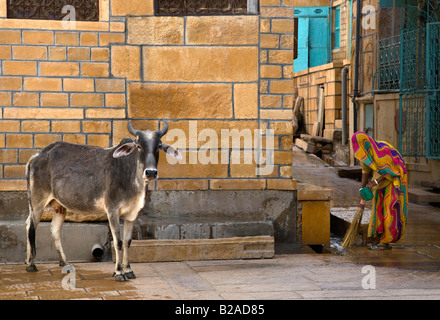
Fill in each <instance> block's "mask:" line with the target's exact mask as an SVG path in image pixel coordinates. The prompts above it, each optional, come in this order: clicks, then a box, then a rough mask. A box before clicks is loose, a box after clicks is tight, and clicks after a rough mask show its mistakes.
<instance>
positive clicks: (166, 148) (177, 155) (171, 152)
mask: <svg viewBox="0 0 440 320" xmlns="http://www.w3.org/2000/svg"><path fill="white" fill-rule="evenodd" d="M159 149H161V150H163V151H164V152H165V153H166V154H169V155H170V156H172V157H174V158H176V159H177V160H182V154H181V153H180V152H179V150H177V149H175V148H174V147H172V146H170V145H168V144H166V143H161V144H160V145H159Z"/></svg>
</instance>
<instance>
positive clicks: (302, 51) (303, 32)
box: [293, 17, 309, 72]
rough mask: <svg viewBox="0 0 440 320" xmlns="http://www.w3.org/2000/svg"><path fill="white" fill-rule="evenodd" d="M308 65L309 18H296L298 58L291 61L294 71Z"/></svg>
mask: <svg viewBox="0 0 440 320" xmlns="http://www.w3.org/2000/svg"><path fill="white" fill-rule="evenodd" d="M308 67H309V18H303V17H301V18H298V58H296V59H295V60H294V62H293V70H294V72H299V71H302V70H305V69H307V68H308Z"/></svg>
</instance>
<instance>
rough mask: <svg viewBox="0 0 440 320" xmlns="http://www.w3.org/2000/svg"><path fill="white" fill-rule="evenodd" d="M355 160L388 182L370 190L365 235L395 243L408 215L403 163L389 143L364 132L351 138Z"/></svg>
mask: <svg viewBox="0 0 440 320" xmlns="http://www.w3.org/2000/svg"><path fill="white" fill-rule="evenodd" d="M351 141H352V143H353V151H354V156H355V158H356V159H358V160H359V161H361V162H362V163H363V164H364V165H366V166H368V167H369V168H371V170H372V171H373V172H377V173H379V174H380V175H382V176H384V177H385V178H386V179H387V180H390V181H391V183H388V184H387V185H386V186H385V187H383V188H381V189H376V190H374V189H373V194H374V198H373V209H372V217H371V221H370V227H369V230H368V235H369V236H373V237H379V239H380V243H384V244H385V243H393V242H397V241H399V239H400V238H401V237H402V235H403V234H404V232H405V225H406V219H407V215H408V208H407V206H408V190H407V188H408V181H407V171H406V168H405V162H404V161H403V158H402V156H401V155H400V153H399V152H398V151H397V150H396V149H395V148H394V147H393V146H392V145H390V144H389V143H387V142H384V141H375V140H374V139H372V138H370V137H369V136H368V135H367V134H366V133H364V132H361V131H359V132H356V133H355V134H354V135H353V136H352V137H351Z"/></svg>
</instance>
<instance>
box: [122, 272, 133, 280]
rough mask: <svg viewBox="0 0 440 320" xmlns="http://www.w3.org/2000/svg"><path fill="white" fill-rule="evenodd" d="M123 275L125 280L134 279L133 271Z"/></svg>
mask: <svg viewBox="0 0 440 320" xmlns="http://www.w3.org/2000/svg"><path fill="white" fill-rule="evenodd" d="M124 275H125V277H126V278H127V279H136V275H135V274H134V272H133V271H129V272H126V273H125V274H124Z"/></svg>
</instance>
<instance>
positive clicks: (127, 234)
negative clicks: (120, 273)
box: [122, 220, 136, 279]
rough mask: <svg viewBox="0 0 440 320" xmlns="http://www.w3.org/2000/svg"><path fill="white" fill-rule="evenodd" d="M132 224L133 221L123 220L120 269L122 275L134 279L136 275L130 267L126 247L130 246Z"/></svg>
mask: <svg viewBox="0 0 440 320" xmlns="http://www.w3.org/2000/svg"><path fill="white" fill-rule="evenodd" d="M133 224H134V221H128V220H125V221H124V241H123V243H122V248H123V250H122V254H123V256H122V269H123V270H124V275H125V277H126V278H127V279H136V275H135V274H134V272H133V270H131V268H130V262H129V258H128V248H129V247H130V243H131V237H132V233H133Z"/></svg>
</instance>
